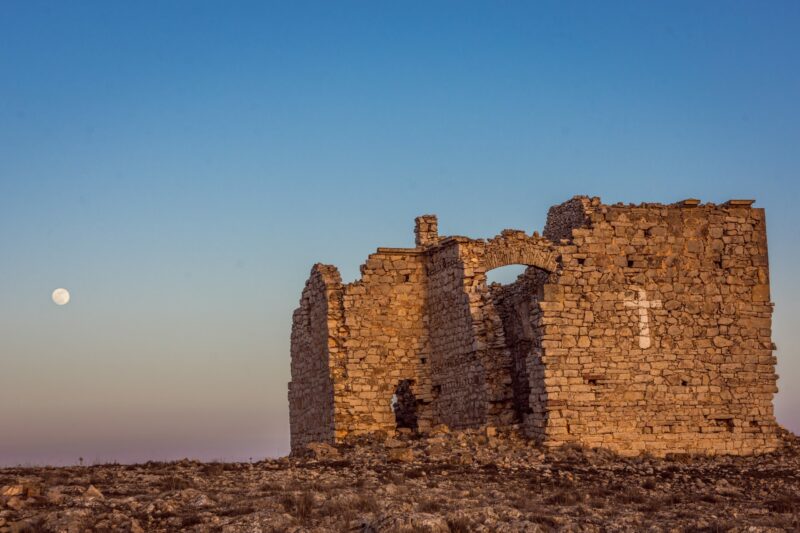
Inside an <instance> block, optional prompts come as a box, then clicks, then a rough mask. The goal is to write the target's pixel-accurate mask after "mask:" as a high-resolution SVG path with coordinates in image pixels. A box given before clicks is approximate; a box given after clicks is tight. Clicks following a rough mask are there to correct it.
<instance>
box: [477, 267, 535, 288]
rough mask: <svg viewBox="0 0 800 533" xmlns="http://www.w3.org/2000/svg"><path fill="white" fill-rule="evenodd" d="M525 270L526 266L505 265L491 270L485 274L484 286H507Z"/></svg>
mask: <svg viewBox="0 0 800 533" xmlns="http://www.w3.org/2000/svg"><path fill="white" fill-rule="evenodd" d="M527 269H528V265H506V266H501V267H497V268H493V269H492V270H490V271H489V272H487V273H486V284H487V285H491V284H493V283H499V284H500V285H508V284H509V283H514V282H515V281H517V278H519V276H521V275H522V274H524V273H525V271H526V270H527Z"/></svg>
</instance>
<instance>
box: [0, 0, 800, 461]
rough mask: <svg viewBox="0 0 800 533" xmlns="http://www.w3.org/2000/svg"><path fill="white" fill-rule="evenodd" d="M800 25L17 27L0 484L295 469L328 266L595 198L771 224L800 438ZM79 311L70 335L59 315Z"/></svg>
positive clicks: (104, 18)
mask: <svg viewBox="0 0 800 533" xmlns="http://www.w3.org/2000/svg"><path fill="white" fill-rule="evenodd" d="M798 27H800V4H798V3H797V2H778V1H772V2H763V3H753V2H727V1H726V2H710V1H709V2H702V3H698V2H646V3H645V2H605V3H598V2H537V3H534V2H402V3H397V2H396V3H389V2H318V3H316V2H286V3H282V4H278V3H268V2H252V3H248V2H235V3H232V2H194V1H193V2H188V1H186V2H169V3H166V2H161V3H156V2H128V3H123V2H69V3H67V2H47V3H43V2H28V1H25V2H23V1H7V2H3V3H0V249H2V250H3V253H2V254H0V358H1V359H0V405H2V406H3V408H2V410H0V426H1V427H4V428H5V431H4V438H3V439H2V442H0V464H17V463H25V462H50V463H69V462H74V461H75V460H76V458H77V457H78V456H82V457H84V458H86V459H87V460H98V461H100V460H120V461H129V460H145V459H148V458H153V459H161V458H163V459H168V458H179V457H184V456H189V457H198V458H205V459H213V458H227V459H242V458H248V457H263V456H265V455H279V454H282V453H285V452H286V451H287V449H288V415H287V405H286V403H287V402H286V382H287V381H288V380H289V371H288V363H289V352H288V339H289V329H290V324H291V311H292V309H293V308H294V307H295V306H296V305H297V301H298V298H299V295H300V291H301V289H302V286H303V283H304V281H305V278H306V277H307V275H308V272H309V270H310V268H311V265H312V264H313V263H314V262H317V261H322V262H327V263H333V264H336V265H337V266H339V268H340V270H341V271H342V275H343V277H344V278H345V280H346V281H350V280H353V279H355V278H356V277H357V275H358V265H359V264H360V262H362V261H363V260H364V259H365V258H366V256H367V254H368V253H370V252H371V251H373V250H374V248H376V247H377V246H393V245H394V246H405V245H410V244H412V242H413V235H412V229H413V217H414V216H416V215H419V214H422V213H428V212H432V213H437V214H438V215H439V218H440V231H441V232H442V233H445V234H464V235H471V236H491V235H494V234H496V233H497V232H499V230H501V229H503V228H509V227H513V228H521V229H526V230H528V231H533V230H541V229H542V227H543V225H544V220H545V216H546V212H547V208H548V207H549V206H550V205H552V204H556V203H560V202H562V201H564V200H566V199H568V198H570V197H571V196H573V195H575V194H589V195H598V196H601V197H602V198H603V200H604V201H606V202H609V203H614V202H618V201H624V202H640V201H660V202H672V201H675V200H678V199H682V198H687V197H697V198H701V199H703V200H707V201H714V202H721V201H724V200H727V199H729V198H756V199H757V200H758V203H757V205H759V206H761V207H765V208H766V209H767V219H768V231H769V239H770V261H771V273H772V283H773V300H774V301H775V302H776V313H775V330H774V338H775V341H776V343H777V344H778V347H779V350H778V352H777V356H778V359H779V374H780V375H781V379H780V382H779V386H780V388H781V392H780V393H779V395H778V396H777V398H776V410H777V413H778V418H779V421H781V422H782V423H783V424H785V425H787V426H788V427H790V428H792V429H794V430H795V431H800V412H799V411H798V409H797V406H798V405H800V349H799V348H798V345H799V344H800V333H798V328H797V325H798V324H797V320H796V318H795V317H796V316H798V313H799V312H800V306H798V303H797V301H798V297H800V284H798V280H797V275H796V272H795V270H796V269H795V267H794V265H795V264H796V263H797V262H798V260H800V257H798V255H799V254H798V249H800V248H799V247H798V244H800V242H798V241H800V238H799V237H798V235H800V232H798V230H797V227H798V215H797V209H796V201H797V197H798V193H800V185H798V169H800V150H798V144H799V143H798V141H800V104H798V98H797V95H798V94H800V68H798V67H800V65H798V57H800V32H798V31H797V28H798ZM59 286H65V287H68V288H69V289H70V290H71V292H72V297H73V300H72V302H71V303H70V304H69V305H68V306H65V307H63V308H58V307H56V306H54V305H53V304H52V302H50V300H49V295H50V292H51V291H52V290H53V289H54V288H56V287H59Z"/></svg>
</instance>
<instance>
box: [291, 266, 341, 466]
mask: <svg viewBox="0 0 800 533" xmlns="http://www.w3.org/2000/svg"><path fill="white" fill-rule="evenodd" d="M341 280H342V278H341V275H340V274H339V270H338V269H337V268H336V267H335V266H332V265H324V264H321V263H317V264H315V265H314V266H313V267H312V268H311V273H310V275H309V278H308V281H306V284H305V287H304V289H303V293H302V296H301V298H300V306H299V307H298V308H297V309H296V310H295V312H294V313H293V315H292V337H291V356H292V361H291V366H292V381H291V382H290V383H289V423H290V429H291V448H292V450H293V451H295V450H298V449H300V448H302V447H303V446H304V445H306V444H308V443H310V442H333V441H334V438H335V407H334V395H335V383H336V382H337V381H338V380H337V377H336V375H335V368H336V367H337V361H338V359H339V358H340V357H341V352H342V347H341V346H342V344H343V341H342V338H341V331H340V330H341V326H342V323H343V319H342V282H341Z"/></svg>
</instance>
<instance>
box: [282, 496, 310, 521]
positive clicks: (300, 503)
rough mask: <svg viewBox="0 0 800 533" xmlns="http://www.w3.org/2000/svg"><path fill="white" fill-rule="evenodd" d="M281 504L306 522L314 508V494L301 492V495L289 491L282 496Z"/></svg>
mask: <svg viewBox="0 0 800 533" xmlns="http://www.w3.org/2000/svg"><path fill="white" fill-rule="evenodd" d="M281 504H282V505H283V508H284V509H286V512H287V513H289V514H290V515H292V516H294V517H295V518H297V519H298V520H300V521H301V522H306V521H308V520H309V519H310V518H311V514H312V511H313V509H314V496H313V495H312V494H311V493H310V492H301V493H300V494H299V495H295V494H293V493H291V492H289V493H286V494H284V495H283V496H282V497H281Z"/></svg>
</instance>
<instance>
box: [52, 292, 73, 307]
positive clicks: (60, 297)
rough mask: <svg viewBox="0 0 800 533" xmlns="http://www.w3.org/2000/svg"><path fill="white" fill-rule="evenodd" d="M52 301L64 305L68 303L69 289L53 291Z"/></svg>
mask: <svg viewBox="0 0 800 533" xmlns="http://www.w3.org/2000/svg"><path fill="white" fill-rule="evenodd" d="M53 301H54V302H55V303H56V305H66V304H68V303H69V291H68V290H67V289H56V290H54V291H53Z"/></svg>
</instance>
